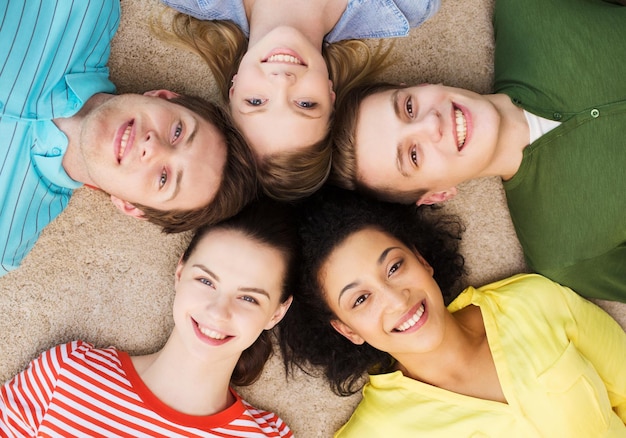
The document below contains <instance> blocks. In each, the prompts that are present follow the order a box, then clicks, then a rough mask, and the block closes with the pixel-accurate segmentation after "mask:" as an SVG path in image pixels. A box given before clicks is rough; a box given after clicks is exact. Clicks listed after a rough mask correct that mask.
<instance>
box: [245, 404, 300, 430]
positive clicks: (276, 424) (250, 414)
mask: <svg viewBox="0 0 626 438" xmlns="http://www.w3.org/2000/svg"><path fill="white" fill-rule="evenodd" d="M240 400H241V403H242V404H243V406H244V408H245V411H244V413H243V415H242V418H241V420H244V421H248V422H253V423H254V424H255V425H256V427H255V428H259V429H261V430H263V431H264V433H266V434H267V436H279V437H292V436H293V433H292V432H291V429H290V428H289V426H287V424H286V423H285V422H284V421H283V420H282V418H280V417H279V416H278V415H277V414H275V413H274V412H270V411H265V410H263V409H259V408H255V407H254V406H252V405H251V404H250V403H248V402H247V401H245V400H243V399H240Z"/></svg>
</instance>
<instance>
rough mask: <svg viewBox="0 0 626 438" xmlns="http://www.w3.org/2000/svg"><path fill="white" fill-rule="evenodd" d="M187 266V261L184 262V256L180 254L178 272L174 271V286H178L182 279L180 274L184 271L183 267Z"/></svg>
mask: <svg viewBox="0 0 626 438" xmlns="http://www.w3.org/2000/svg"><path fill="white" fill-rule="evenodd" d="M184 266H185V262H183V256H182V255H181V256H180V259H178V264H177V265H176V272H174V287H176V286H178V282H179V281H180V276H181V275H182V273H183V267H184Z"/></svg>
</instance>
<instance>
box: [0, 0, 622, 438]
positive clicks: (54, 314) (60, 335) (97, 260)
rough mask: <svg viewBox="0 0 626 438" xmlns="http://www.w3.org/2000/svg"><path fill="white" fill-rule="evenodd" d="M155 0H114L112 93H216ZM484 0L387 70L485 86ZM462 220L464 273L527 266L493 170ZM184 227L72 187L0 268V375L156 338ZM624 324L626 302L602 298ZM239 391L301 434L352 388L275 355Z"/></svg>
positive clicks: (474, 191)
mask: <svg viewBox="0 0 626 438" xmlns="http://www.w3.org/2000/svg"><path fill="white" fill-rule="evenodd" d="M160 10H161V6H160V4H159V2H158V1H157V0H122V23H121V25H120V31H119V33H118V35H117V36H116V38H115V40H114V43H113V50H112V56H111V64H110V65H111V76H112V79H113V81H114V82H115V83H116V84H117V85H118V88H119V91H120V92H143V91H146V90H150V89H157V88H169V89H173V90H179V91H186V92H194V93H198V94H201V95H204V96H205V97H213V98H215V97H217V94H216V90H215V88H214V87H213V86H212V80H211V77H210V74H209V72H208V69H207V68H205V67H204V65H203V64H202V62H200V61H199V60H198V59H196V58H195V57H194V56H193V55H191V54H189V53H186V52H182V51H180V50H179V49H175V48H171V47H166V46H164V45H163V44H162V43H160V42H159V41H158V40H157V39H155V38H154V37H153V36H151V34H150V32H149V30H148V27H147V24H146V23H147V21H146V18H147V17H149V16H151V15H153V14H156V13H158V12H159V11H160ZM491 10H492V1H491V0H464V1H459V0H443V5H442V8H441V11H440V12H439V14H438V15H437V16H436V17H435V18H434V19H432V20H431V21H429V22H428V23H426V24H425V25H424V26H422V27H421V28H419V29H416V30H414V31H413V32H412V33H411V36H410V37H409V38H405V39H403V40H399V41H398V44H397V45H396V53H395V57H394V61H395V64H394V65H393V67H392V68H391V69H390V70H389V71H388V72H387V73H386V74H385V76H384V77H385V79H388V80H393V81H401V82H407V83H419V82H443V83H446V84H448V85H454V86H461V87H466V88H470V89H473V90H476V91H479V92H483V93H487V92H489V91H490V87H491V81H492V72H493V68H492V48H493V43H492V32H491V21H490V15H491ZM445 210H446V211H453V212H457V213H458V214H460V215H461V216H462V218H463V219H464V220H465V222H466V224H467V231H466V234H465V239H464V244H463V245H464V246H463V251H464V254H465V256H466V258H467V261H468V266H469V268H470V269H471V274H470V277H469V279H468V283H472V284H474V285H482V284H484V283H486V282H488V281H491V280H496V279H500V278H502V277H505V276H508V275H510V274H514V273H517V272H521V271H524V269H525V266H524V263H523V259H522V254H521V251H520V248H519V245H518V243H517V241H516V239H515V233H514V231H513V229H512V227H511V223H510V218H509V215H508V212H507V210H506V205H505V201H504V195H503V192H502V188H501V185H500V184H499V182H498V180H497V179H488V180H481V181H475V182H471V183H468V184H466V185H464V186H463V187H461V190H460V193H459V196H458V197H457V199H456V200H454V201H453V202H451V203H450V204H449V205H447V206H446V208H445ZM186 238H187V236H183V235H178V236H165V235H163V234H161V233H160V232H159V231H158V230H157V229H156V228H155V227H153V226H152V225H150V224H147V223H143V222H140V221H135V220H133V219H130V218H127V217H125V216H122V215H121V214H120V213H118V212H117V211H116V210H114V209H113V207H112V205H111V204H110V203H109V202H108V201H107V198H106V197H105V196H104V195H102V194H100V193H96V192H93V191H91V190H89V189H80V190H78V191H77V192H76V193H75V195H74V197H73V198H72V200H71V202H70V205H69V207H68V208H67V210H66V211H65V212H64V213H63V214H62V215H61V216H60V217H59V218H58V219H57V220H56V222H54V223H53V224H52V225H51V226H49V227H48V228H47V229H46V230H45V232H44V233H43V236H42V237H41V239H40V240H39V242H38V243H37V244H36V245H35V248H34V250H33V251H32V253H31V254H30V255H29V256H28V257H27V259H26V260H25V262H24V264H23V266H22V267H21V268H20V269H19V270H17V271H15V272H12V273H11V274H9V275H6V276H5V277H3V278H1V279H0V315H2V318H1V319H0V358H1V359H0V381H5V380H7V379H9V378H10V377H12V376H13V375H14V374H16V373H17V372H19V371H20V370H21V369H22V368H23V367H24V366H25V365H26V364H27V363H28V362H29V361H30V360H32V359H33V358H34V357H35V356H36V355H38V354H39V353H40V352H41V351H42V350H44V349H47V348H49V347H51V346H52V345H54V344H57V343H61V342H66V341H70V340H73V339H79V338H80V339H84V340H87V341H90V342H93V343H95V344H96V345H98V346H108V345H115V346H117V347H119V348H122V349H126V350H128V351H130V352H132V353H146V352H150V351H153V350H155V349H157V348H159V347H160V346H161V345H162V343H163V342H164V341H165V339H166V337H167V335H168V333H169V331H170V328H171V324H172V321H171V316H170V315H171V307H170V306H171V303H172V297H173V288H172V286H173V274H174V267H175V264H176V261H177V260H178V257H179V254H180V252H181V250H182V248H183V247H184V245H185V243H186ZM601 304H602V305H603V306H604V307H605V308H606V309H608V311H609V312H610V313H612V314H613V315H614V316H615V317H616V318H617V319H618V320H619V321H620V322H621V324H622V326H625V325H626V306H625V305H621V304H615V303H601ZM241 393H242V394H243V395H244V397H246V398H247V399H248V400H250V401H251V402H252V403H254V404H257V405H258V406H260V407H264V408H266V409H270V410H274V411H276V412H278V413H279V414H280V415H281V416H282V418H283V419H284V420H285V421H286V422H287V423H288V424H290V425H291V427H292V429H293V430H294V432H295V433H296V435H297V436H299V437H306V438H308V437H327V436H330V435H331V434H332V432H333V431H334V430H335V429H336V428H337V427H338V426H339V425H340V424H342V422H344V421H345V420H346V419H347V418H348V416H349V415H350V412H351V411H352V409H353V408H354V406H355V405H356V404H357V403H358V401H359V396H358V395H357V396H353V397H350V398H340V397H337V396H334V395H333V394H332V393H331V392H330V391H329V390H328V389H327V385H326V383H325V382H324V381H323V380H322V379H314V378H310V377H307V376H298V377H297V378H296V379H295V380H291V379H290V380H289V381H286V380H285V376H284V373H283V370H282V367H281V364H280V361H279V359H278V358H277V357H274V358H273V359H272V360H271V361H270V363H269V364H268V366H267V367H266V369H265V372H264V374H263V377H262V379H261V380H260V381H259V382H258V383H256V384H255V385H253V386H252V387H250V388H244V389H241Z"/></svg>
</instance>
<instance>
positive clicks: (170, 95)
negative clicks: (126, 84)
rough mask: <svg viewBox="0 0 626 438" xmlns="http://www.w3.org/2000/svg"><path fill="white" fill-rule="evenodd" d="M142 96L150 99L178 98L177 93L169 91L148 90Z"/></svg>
mask: <svg viewBox="0 0 626 438" xmlns="http://www.w3.org/2000/svg"><path fill="white" fill-rule="evenodd" d="M143 95H144V96H152V97H160V98H161V99H167V100H170V99H174V98H175V97H178V96H180V95H179V94H178V93H174V92H173V91H169V90H150V91H146V92H145V93H143Z"/></svg>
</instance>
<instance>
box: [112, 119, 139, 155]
mask: <svg viewBox="0 0 626 438" xmlns="http://www.w3.org/2000/svg"><path fill="white" fill-rule="evenodd" d="M134 126H135V121H134V120H131V121H130V122H128V123H127V124H126V125H125V126H122V127H120V129H119V131H118V137H119V143H118V144H117V147H116V150H117V153H116V158H117V162H118V163H121V162H122V159H123V158H124V156H125V155H126V154H127V153H128V151H130V149H131V148H132V144H133V140H134V138H135V131H134V129H133V127H134Z"/></svg>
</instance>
